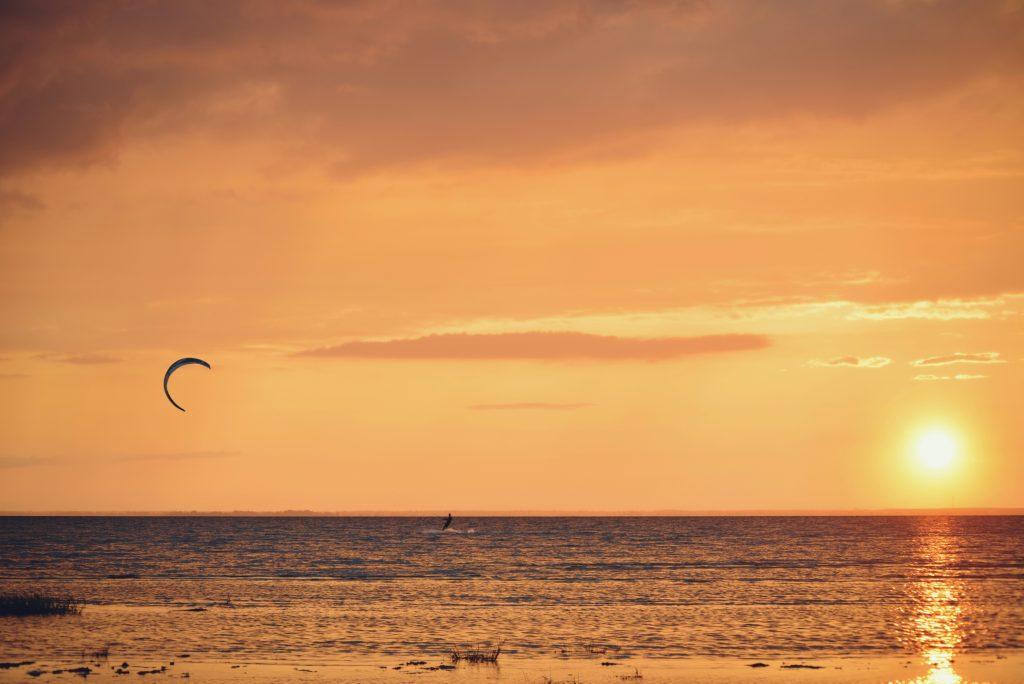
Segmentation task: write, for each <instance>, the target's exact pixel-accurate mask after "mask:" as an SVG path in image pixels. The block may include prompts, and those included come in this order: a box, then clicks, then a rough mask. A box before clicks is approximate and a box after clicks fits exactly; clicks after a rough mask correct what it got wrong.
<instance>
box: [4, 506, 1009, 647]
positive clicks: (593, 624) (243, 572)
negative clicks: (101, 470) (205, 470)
mask: <svg viewBox="0 0 1024 684" xmlns="http://www.w3.org/2000/svg"><path fill="white" fill-rule="evenodd" d="M441 522H442V520H441V519H440V518H437V519H434V518H431V519H426V518H400V517H399V518H383V517H381V518H336V517H324V518H254V517H236V518H231V517H213V518H190V517H166V518H163V517H137V518H130V517H82V518H43V517H40V518H35V517H27V518H14V517H9V518H0V591H10V590H28V589H43V590H46V591H54V592H58V593H66V594H71V595H73V596H75V597H79V598H81V599H83V600H84V601H86V606H85V609H84V611H83V613H82V614H81V615H79V616H73V617H63V618H53V617H37V618H10V617H8V618H0V657H2V658H3V659H8V660H10V659H17V658H40V657H42V658H60V657H68V658H71V657H77V656H79V655H80V654H81V653H83V652H91V651H94V650H97V649H99V648H102V647H104V646H107V645H110V646H113V647H114V648H116V649H117V653H118V654H119V657H120V655H125V656H131V655H138V656H146V655H148V654H152V653H154V652H158V653H176V652H177V653H189V654H191V655H192V657H193V658H194V659H197V660H201V659H208V660H229V661H230V660H237V661H243V660H244V661H248V662H306V663H308V662H320V663H345V662H367V661H369V660H372V659H374V658H383V657H391V656H394V657H398V658H407V657H409V658H414V657H435V656H438V655H441V654H443V653H445V652H447V651H448V649H449V648H450V647H451V646H453V645H473V644H479V643H499V642H500V643H501V644H502V648H503V656H502V657H503V658H511V659H516V658H531V657H545V658H552V657H555V658H557V657H586V656H588V655H589V656H599V657H601V658H610V659H618V658H629V657H643V658H648V659H650V658H675V657H689V656H707V657H716V656H733V657H743V658H748V657H749V658H766V657H783V656H792V657H802V658H813V657H826V656H828V657H831V656H849V655H883V654H885V655H892V654H907V655H908V656H909V655H911V654H914V655H917V656H923V657H925V658H926V659H928V660H929V661H930V662H937V663H938V664H939V665H941V664H942V662H943V661H944V659H945V661H952V660H953V659H954V658H955V657H957V656H958V655H960V654H969V653H989V654H996V655H997V656H998V654H1000V653H1010V652H1013V651H1014V650H1018V651H1019V650H1020V649H1022V648H1024V517H995V516H993V517H942V516H936V517H862V518H858V517H749V518H743V517H694V518H662V517H658V518H640V517H631V518H578V517H574V518H501V517H493V518H475V519H458V518H457V519H456V520H455V525H454V528H455V530H454V532H450V533H444V534H439V533H438V529H439V528H440V526H441Z"/></svg>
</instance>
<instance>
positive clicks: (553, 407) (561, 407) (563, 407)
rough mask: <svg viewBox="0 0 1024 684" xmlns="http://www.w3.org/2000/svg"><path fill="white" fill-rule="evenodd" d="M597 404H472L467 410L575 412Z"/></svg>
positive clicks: (535, 402)
mask: <svg viewBox="0 0 1024 684" xmlns="http://www.w3.org/2000/svg"><path fill="white" fill-rule="evenodd" d="M591 406H597V404H586V403H579V404H556V403H548V402H543V401H523V402H519V403H516V404H473V405H472V406H470V407H469V408H471V409H473V410H474V411H518V410H534V411H575V410H577V409H581V408H589V407H591Z"/></svg>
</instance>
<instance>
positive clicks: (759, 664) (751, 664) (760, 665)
mask: <svg viewBox="0 0 1024 684" xmlns="http://www.w3.org/2000/svg"><path fill="white" fill-rule="evenodd" d="M747 667H769V665H768V663H750V664H748V665H747Z"/></svg>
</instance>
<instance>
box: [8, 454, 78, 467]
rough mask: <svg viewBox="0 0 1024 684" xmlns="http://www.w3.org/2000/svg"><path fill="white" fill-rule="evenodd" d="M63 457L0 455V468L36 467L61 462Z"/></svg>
mask: <svg viewBox="0 0 1024 684" xmlns="http://www.w3.org/2000/svg"><path fill="white" fill-rule="evenodd" d="M63 462H64V461H63V459H60V458H55V457H53V456H0V469H7V468H37V467H40V466H51V465H58V464H60V463H63Z"/></svg>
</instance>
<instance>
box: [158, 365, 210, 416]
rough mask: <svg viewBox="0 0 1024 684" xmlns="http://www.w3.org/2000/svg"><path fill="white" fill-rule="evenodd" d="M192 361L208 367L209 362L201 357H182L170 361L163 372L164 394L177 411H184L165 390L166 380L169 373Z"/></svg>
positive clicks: (169, 376)
mask: <svg viewBox="0 0 1024 684" xmlns="http://www.w3.org/2000/svg"><path fill="white" fill-rule="evenodd" d="M193 363H197V364H199V365H200V366H206V367H207V368H209V367H210V364H208V363H206V362H205V361H203V360H202V359H193V358H184V359H178V360H177V361H175V362H174V363H172V364H171V367H170V368H168V369H167V372H166V373H164V394H166V395H167V400H168V401H169V402H171V403H172V404H174V408H176V409H178V410H179V411H184V410H185V409H183V408H181V407H180V406H178V402H176V401H174V399H172V398H171V393H170V392H168V391H167V381H168V380H170V379H171V373H173V372H174V371H176V370H178V369H179V368H181V367H182V366H189V365H191V364H193Z"/></svg>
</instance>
